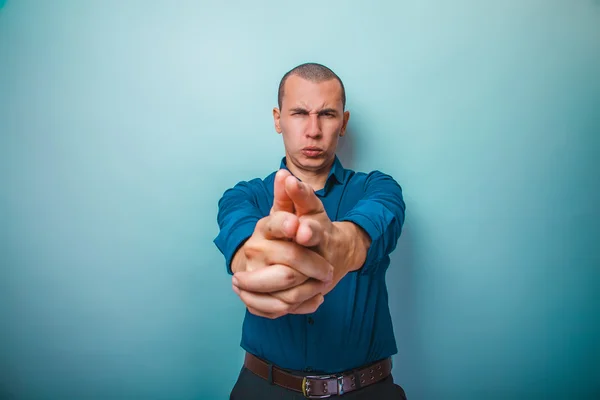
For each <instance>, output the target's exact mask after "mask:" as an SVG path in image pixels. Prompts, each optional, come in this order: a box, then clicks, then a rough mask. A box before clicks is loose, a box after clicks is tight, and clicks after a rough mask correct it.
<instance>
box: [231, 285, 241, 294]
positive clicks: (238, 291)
mask: <svg viewBox="0 0 600 400" xmlns="http://www.w3.org/2000/svg"><path fill="white" fill-rule="evenodd" d="M233 291H234V292H235V293H237V294H240V289H239V288H238V287H237V286H235V285H234V286H233Z"/></svg>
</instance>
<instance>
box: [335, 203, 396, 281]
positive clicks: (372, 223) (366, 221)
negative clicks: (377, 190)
mask: <svg viewBox="0 0 600 400" xmlns="http://www.w3.org/2000/svg"><path fill="white" fill-rule="evenodd" d="M339 221H348V222H352V223H354V224H356V225H358V226H360V227H361V228H362V229H363V230H364V231H365V232H366V233H367V234H368V235H369V237H370V238H371V245H370V246H369V249H368V250H367V257H366V258H365V263H364V264H363V266H362V268H361V271H363V272H369V270H370V269H371V268H370V267H372V266H375V265H377V263H378V262H379V261H381V259H383V258H384V257H385V256H386V254H384V252H383V251H382V247H383V246H382V244H383V243H382V241H385V237H384V234H385V232H386V231H387V230H388V228H389V226H390V224H391V223H392V222H393V221H394V214H393V213H392V212H391V211H390V210H388V209H387V208H386V207H385V206H384V205H382V204H373V203H370V204H369V205H368V206H365V207H363V206H361V205H358V206H357V207H355V208H354V209H352V210H351V211H350V212H349V213H348V214H346V215H345V216H344V217H343V218H341V219H340V220H339Z"/></svg>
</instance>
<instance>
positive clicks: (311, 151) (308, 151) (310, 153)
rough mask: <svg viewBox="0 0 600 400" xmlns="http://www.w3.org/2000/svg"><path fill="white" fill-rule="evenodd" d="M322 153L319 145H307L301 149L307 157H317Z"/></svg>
mask: <svg viewBox="0 0 600 400" xmlns="http://www.w3.org/2000/svg"><path fill="white" fill-rule="evenodd" d="M322 153H323V149H321V148H320V147H314V146H308V147H305V148H303V149H302V154H304V155H305V156H307V157H317V156H319V155H321V154H322Z"/></svg>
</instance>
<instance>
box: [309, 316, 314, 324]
mask: <svg viewBox="0 0 600 400" xmlns="http://www.w3.org/2000/svg"><path fill="white" fill-rule="evenodd" d="M308 323H309V324H310V325H312V324H314V323H315V320H314V319H312V317H308Z"/></svg>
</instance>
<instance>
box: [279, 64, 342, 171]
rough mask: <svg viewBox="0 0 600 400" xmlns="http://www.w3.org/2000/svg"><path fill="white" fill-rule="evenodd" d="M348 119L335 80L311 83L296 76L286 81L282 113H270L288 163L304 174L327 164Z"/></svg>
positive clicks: (339, 86)
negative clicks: (301, 170) (281, 139)
mask: <svg viewBox="0 0 600 400" xmlns="http://www.w3.org/2000/svg"><path fill="white" fill-rule="evenodd" d="M349 117H350V113H349V112H348V111H346V112H344V109H343V104H342V87H341V85H340V83H339V82H338V81H337V80H335V79H331V80H327V81H323V82H319V83H314V82H311V81H308V80H306V79H303V78H300V77H299V76H297V75H292V76H290V77H288V79H287V80H286V82H285V87H284V96H283V101H282V105H281V110H279V109H277V108H275V109H274V110H273V118H274V120H275V130H276V131H277V132H278V133H281V134H282V135H283V144H284V146H285V150H286V157H287V159H288V161H291V162H292V163H293V164H294V165H295V166H296V167H298V168H301V169H303V170H307V171H319V170H321V169H323V168H325V167H328V166H329V165H330V163H331V162H332V160H333V158H334V156H335V151H336V148H337V144H338V139H339V138H340V136H343V135H344V134H345V132H346V125H347V124H348V119H349Z"/></svg>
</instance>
